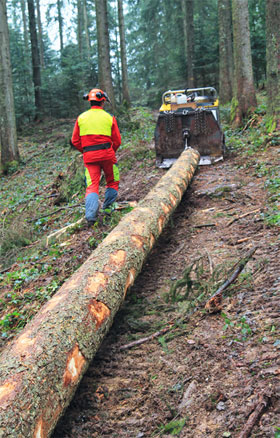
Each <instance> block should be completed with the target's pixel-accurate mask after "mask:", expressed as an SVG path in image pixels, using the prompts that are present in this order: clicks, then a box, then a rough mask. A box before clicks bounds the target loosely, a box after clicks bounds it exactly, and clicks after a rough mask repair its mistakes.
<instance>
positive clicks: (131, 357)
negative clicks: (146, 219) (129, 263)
mask: <svg viewBox="0 0 280 438" xmlns="http://www.w3.org/2000/svg"><path fill="white" fill-rule="evenodd" d="M277 152H278V150H277V149H276V148H270V149H269V152H268V154H270V156H269V157H267V162H269V160H271V161H272V162H274V163H275V162H276V159H277ZM241 161H242V159H241V158H240V157H238V156H237V157H231V158H230V159H227V160H226V161H225V162H220V163H218V164H216V165H215V166H212V167H210V166H207V167H200V168H199V170H198V171H197V172H196V175H195V177H194V179H193V183H192V185H191V187H190V188H189V189H188V190H187V192H186V194H185V195H184V197H183V200H182V202H181V204H180V206H179V207H178V209H177V210H176V212H175V213H174V216H173V218H172V220H171V221H170V223H169V224H168V226H167V227H166V229H165V230H164V232H163V234H162V236H161V238H160V240H159V241H158V243H157V245H156V247H155V248H154V249H153V250H152V252H151V254H150V256H149V258H148V260H147V262H146V263H145V266H144V268H143V270H142V272H141V274H140V275H139V276H138V278H137V280H136V282H135V285H134V286H133V287H132V288H131V290H130V294H129V296H128V298H127V301H126V303H125V304H124V305H123V307H122V309H121V310H120V312H119V314H118V317H117V318H116V320H115V323H114V325H113V327H112V328H111V330H110V332H109V334H108V336H107V337H106V339H105V340H104V342H103V344H102V346H101V348H100V350H99V352H98V354H97V355H96V357H95V358H94V360H93V361H92V363H91V364H90V366H89V369H88V371H87V373H86V375H85V376H84V378H83V380H82V383H81V385H80V387H79V389H78V391H77V393H76V395H75V397H74V399H73V400H72V402H71V405H70V406H69V408H68V409H67V411H66V412H65V415H64V417H63V418H62V419H61V421H60V423H59V425H58V426H57V428H56V430H55V432H54V434H53V438H87V437H91V438H95V437H96V438H97V437H98V438H99V437H112V438H113V437H118V438H125V437H127V438H141V437H159V436H162V437H171V436H180V437H184V438H191V437H192V438H200V437H201V438H202V437H203V438H204V437H210V438H221V437H232V438H238V437H240V438H241V437H243V438H246V437H247V436H251V437H255V438H257V437H258V438H272V437H274V436H277V435H276V434H275V433H276V432H275V431H276V430H277V427H280V422H279V413H280V398H279V397H280V381H279V375H280V358H279V349H280V330H279V322H280V310H279V303H280V298H279V291H280V271H279V256H280V240H279V228H277V227H274V228H268V227H266V226H265V225H264V221H263V216H262V214H263V210H264V208H265V207H264V206H265V205H266V202H265V201H266V199H265V197H266V192H265V190H264V180H263V178H258V177H257V175H256V174H254V172H253V169H252V168H250V167H248V168H247V169H246V168H242V166H241V164H242V162H241ZM162 172H163V171H160V172H157V173H155V172H154V169H153V167H152V166H151V167H150V171H147V169H145V170H143V169H141V168H140V167H139V168H138V169H134V170H133V171H131V173H130V174H128V175H127V176H126V180H125V184H124V185H123V186H122V187H121V189H120V199H121V200H125V199H127V200H128V199H129V200H131V199H133V200H138V199H141V198H142V197H143V196H144V194H145V193H146V192H147V190H148V189H149V188H150V187H151V186H152V185H154V183H155V182H156V181H157V180H158V178H159V177H160V175H161V173H162ZM144 183H145V184H144ZM82 232H83V233H85V232H86V233H90V231H82ZM78 236H79V234H77V239H78ZM80 237H81V235H80ZM255 246H257V249H256V252H255V254H254V255H253V257H252V258H251V259H250V260H249V262H248V263H247V265H246V268H245V269H244V271H243V273H242V274H240V276H239V277H238V280H237V281H236V282H235V283H234V284H233V285H232V286H231V287H230V288H229V293H225V294H224V295H225V296H224V297H223V300H222V310H220V311H219V312H217V313H208V312H206V311H205V310H204V305H205V301H206V296H204V297H203V296H202V298H201V299H198V298H197V297H196V298H195V295H193V296H192V297H186V296H185V297H184V293H183V289H181V290H180V289H178V291H177V295H175V296H174V299H173V300H172V299H171V297H170V288H171V286H172V285H174V284H175V283H176V282H177V281H178V280H180V279H182V278H183V277H184V276H185V277H184V278H186V268H187V267H189V266H190V265H191V264H192V263H193V262H194V261H196V260H198V259H199V258H200V260H201V261H203V263H202V265H200V271H199V270H198V268H197V270H196V272H195V271H193V272H192V274H191V275H192V277H190V278H192V279H193V281H194V280H196V283H198V282H199V281H200V282H201V283H202V282H203V280H205V281H206V280H207V279H208V283H209V281H210V280H209V279H210V278H212V279H213V277H214V274H215V273H216V274H217V275H218V273H219V279H220V282H219V284H220V283H221V280H226V279H227V277H226V273H227V272H228V271H227V268H228V267H234V266H236V263H237V262H238V261H239V260H240V259H242V258H243V257H244V255H245V254H246V253H247V252H248V250H249V249H251V248H253V247H255ZM80 250H81V251H82V247H81V249H80ZM197 266H198V262H197ZM223 276H224V278H223ZM212 283H213V282H212ZM168 294H169V299H167V298H168ZM180 294H181V295H180ZM191 298H192V299H193V301H191ZM191 304H193V305H191ZM163 327H168V330H167V331H166V333H165V334H164V335H161V336H158V337H155V338H154V339H152V340H149V341H147V342H144V343H142V344H141V345H136V346H134V347H133V348H126V349H121V347H122V346H125V345H126V344H128V343H129V342H131V341H135V340H136V339H141V338H144V337H146V336H148V335H150V334H152V333H155V332H157V331H158V330H159V329H162V328H163ZM262 402H263V406H264V409H263V410H261V411H260V415H259V417H258V418H256V421H254V420H253V416H254V414H255V413H256V412H257V410H258V408H259V407H260V406H262V405H261V404H260V403H262ZM250 415H251V416H250ZM248 419H249V420H250V419H251V421H252V422H253V425H254V427H253V429H252V432H250V433H249V434H247V435H245V434H243V435H242V431H245V430H246V423H247V421H248ZM244 433H245V432H244Z"/></svg>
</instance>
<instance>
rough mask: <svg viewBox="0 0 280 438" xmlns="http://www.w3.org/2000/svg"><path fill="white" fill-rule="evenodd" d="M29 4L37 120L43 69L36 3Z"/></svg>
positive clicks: (29, 0) (30, 2) (30, 1)
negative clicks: (41, 65) (41, 66)
mask: <svg viewBox="0 0 280 438" xmlns="http://www.w3.org/2000/svg"><path fill="white" fill-rule="evenodd" d="M27 3H28V15H29V32H30V40H31V55H32V70H33V84H34V95H35V109H36V113H35V119H37V118H38V117H40V115H41V68H40V56H39V46H38V38H37V30H36V19H35V10H34V1H33V0H27Z"/></svg>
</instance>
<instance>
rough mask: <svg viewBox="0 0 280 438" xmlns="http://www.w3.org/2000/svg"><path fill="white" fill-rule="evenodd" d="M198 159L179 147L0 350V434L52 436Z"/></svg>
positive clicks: (17, 437) (20, 437) (34, 437)
mask: <svg viewBox="0 0 280 438" xmlns="http://www.w3.org/2000/svg"><path fill="white" fill-rule="evenodd" d="M198 161H199V154H198V152H196V151H195V150H193V149H188V150H187V151H185V152H183V153H182V155H181V157H180V158H179V159H178V160H177V162H176V163H175V164H174V165H173V167H172V168H171V169H170V170H169V171H168V172H167V173H166V174H165V175H164V176H163V177H162V178H161V180H160V181H159V182H158V184H157V185H156V186H155V187H154V189H153V190H152V191H150V192H149V194H148V195H147V196H146V197H145V198H144V199H143V200H142V201H141V202H140V203H139V204H138V207H136V208H135V209H134V210H133V211H132V212H130V213H129V214H127V215H126V216H124V218H123V219H122V220H121V221H120V223H119V224H118V226H117V227H116V228H115V229H114V230H113V231H112V232H111V233H110V234H109V235H108V236H107V237H106V238H105V239H104V241H103V242H102V243H101V244H100V245H99V246H98V248H97V249H95V250H94V251H93V253H92V254H91V256H90V257H89V258H88V259H87V261H86V262H85V263H84V264H83V265H82V266H81V267H80V268H79V269H78V270H77V271H76V272H75V273H74V274H73V275H72V276H71V277H70V278H69V279H68V280H67V281H66V282H65V283H64V284H63V286H62V287H61V288H60V289H59V291H58V292H57V293H56V294H55V295H54V296H53V297H52V298H51V299H50V300H49V301H48V302H47V303H46V304H45V305H44V306H43V307H42V309H41V310H40V311H39V313H38V314H37V315H36V316H35V317H34V319H33V320H32V321H31V322H30V323H29V324H28V325H27V326H26V327H25V329H24V330H23V331H22V332H21V333H20V334H19V336H18V337H17V338H16V339H15V340H14V341H13V342H12V343H11V344H10V345H8V346H7V347H6V349H5V350H4V351H3V353H2V355H1V357H0V437H1V438H2V437H5V438H10V437H13V438H29V437H30V438H31V437H32V438H46V437H49V436H50V435H51V432H52V431H53V429H54V427H55V425H56V423H57V421H58V419H59V417H60V416H61V415H62V413H63V411H64V410H65V408H66V407H67V405H68V404H69V402H70V400H71V398H72V397H73V394H74V392H75V390H76V388H77V385H78V384H79V382H80V380H81V378H82V376H83V374H84V373H85V371H86V369H87V367H88V365H89V363H90V361H91V360H92V358H93V357H94V355H95V353H96V351H97V350H98V348H99V346H100V344H101V342H102V340H103V338H104V336H105V334H106V333H107V331H108V329H109V328H110V326H111V324H112V322H113V319H114V316H115V314H116V313H117V311H118V309H119V307H120V306H121V304H122V302H123V300H124V299H125V296H126V293H127V290H128V288H129V287H130V286H131V285H132V284H133V282H134V280H135V278H136V276H137V274H138V273H139V272H140V270H141V268H142V265H143V262H144V260H145V258H146V257H147V255H148V253H149V252H150V250H151V248H152V247H153V245H154V243H155V241H156V239H157V238H158V236H159V235H160V234H161V232H162V229H163V227H164V226H165V224H166V223H167V221H168V218H169V217H170V215H171V214H172V212H173V211H174V210H175V208H176V207H177V205H178V204H179V202H180V200H181V198H182V195H183V193H184V191H185V190H186V188H187V186H188V183H189V182H190V180H191V179H192V176H193V174H194V171H195V169H196V167H197V164H198Z"/></svg>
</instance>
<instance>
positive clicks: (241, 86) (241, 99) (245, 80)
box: [232, 0, 257, 126]
mask: <svg viewBox="0 0 280 438" xmlns="http://www.w3.org/2000/svg"><path fill="white" fill-rule="evenodd" d="M232 19H233V47H234V79H235V87H234V95H235V100H234V104H235V111H234V113H235V114H234V123H235V125H236V126H240V125H241V124H242V121H243V119H244V118H246V117H247V116H248V115H249V113H250V112H251V111H252V110H254V108H255V107H256V105H257V100H256V93H255V87H254V80H253V67H252V56H251V45H250V29H249V11H248V0H233V1H232Z"/></svg>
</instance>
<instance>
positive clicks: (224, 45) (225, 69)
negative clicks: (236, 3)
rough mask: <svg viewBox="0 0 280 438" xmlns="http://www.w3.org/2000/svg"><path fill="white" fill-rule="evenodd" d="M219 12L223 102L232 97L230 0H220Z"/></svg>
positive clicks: (220, 80) (220, 77)
mask: <svg viewBox="0 0 280 438" xmlns="http://www.w3.org/2000/svg"><path fill="white" fill-rule="evenodd" d="M218 13H219V97H220V102H221V103H222V104H224V103H227V102H230V101H231V99H232V94H233V93H232V86H233V49H232V20H231V2H230V0H218Z"/></svg>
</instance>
